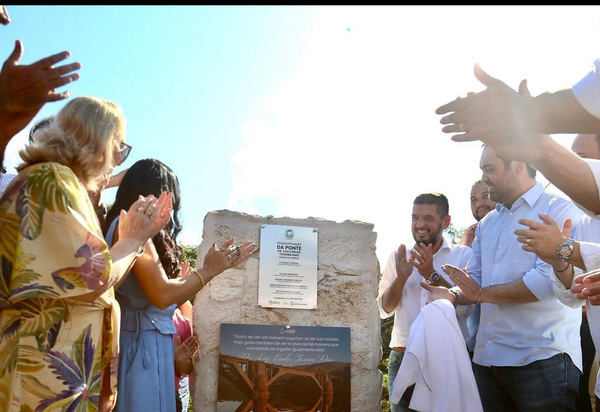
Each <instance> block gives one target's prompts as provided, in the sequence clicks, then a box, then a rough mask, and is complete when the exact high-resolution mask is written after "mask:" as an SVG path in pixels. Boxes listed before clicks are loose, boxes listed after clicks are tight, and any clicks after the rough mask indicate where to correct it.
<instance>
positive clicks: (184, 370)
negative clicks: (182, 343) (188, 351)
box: [175, 358, 194, 376]
mask: <svg viewBox="0 0 600 412" xmlns="http://www.w3.org/2000/svg"><path fill="white" fill-rule="evenodd" d="M193 371H194V362H192V359H190V358H186V359H185V360H181V359H176V360H175V372H177V374H178V375H179V376H184V375H189V374H190V373H192V372H193Z"/></svg>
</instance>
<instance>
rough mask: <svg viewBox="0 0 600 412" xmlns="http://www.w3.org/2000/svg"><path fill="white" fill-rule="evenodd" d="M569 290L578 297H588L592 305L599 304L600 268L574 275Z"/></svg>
mask: <svg viewBox="0 0 600 412" xmlns="http://www.w3.org/2000/svg"><path fill="white" fill-rule="evenodd" d="M573 283H574V285H573V286H572V287H571V292H573V293H576V294H577V297H578V298H579V299H588V300H589V301H590V303H591V304H592V305H594V306H597V305H600V269H596V270H593V271H591V272H588V273H584V274H582V275H579V276H576V277H575V278H574V279H573Z"/></svg>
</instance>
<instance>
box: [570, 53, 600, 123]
mask: <svg viewBox="0 0 600 412" xmlns="http://www.w3.org/2000/svg"><path fill="white" fill-rule="evenodd" d="M571 90H572V91H573V95H575V98H576V99H577V101H578V102H579V103H580V104H581V105H582V106H583V107H584V108H585V109H586V110H587V111H588V112H590V113H591V114H593V115H594V116H596V117H598V118H600V59H596V60H595V61H594V66H593V67H592V70H590V72H589V73H588V74H587V75H586V76H585V77H584V78H582V79H581V80H579V81H578V82H577V84H575V85H574V86H573V87H572V88H571Z"/></svg>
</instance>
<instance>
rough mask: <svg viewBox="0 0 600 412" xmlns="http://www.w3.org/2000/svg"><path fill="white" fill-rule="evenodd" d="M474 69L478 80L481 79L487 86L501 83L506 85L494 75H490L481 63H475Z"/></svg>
mask: <svg viewBox="0 0 600 412" xmlns="http://www.w3.org/2000/svg"><path fill="white" fill-rule="evenodd" d="M473 71H474V72H475V77H476V78H477V80H479V81H480V82H481V83H482V84H483V85H484V86H486V87H490V86H500V85H504V84H505V83H504V82H503V81H501V80H498V79H496V78H494V77H492V76H490V75H489V74H487V73H486V72H485V71H484V70H483V69H482V68H481V66H480V65H479V63H475V66H474V67H473Z"/></svg>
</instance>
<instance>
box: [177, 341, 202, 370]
mask: <svg viewBox="0 0 600 412" xmlns="http://www.w3.org/2000/svg"><path fill="white" fill-rule="evenodd" d="M173 344H174V347H175V362H180V363H183V362H186V361H187V360H189V359H191V358H192V357H193V356H194V355H195V354H196V352H198V349H200V342H198V338H196V336H194V335H192V336H189V337H188V338H187V339H186V340H185V341H183V342H181V336H179V335H177V336H175V340H174V342H173Z"/></svg>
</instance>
